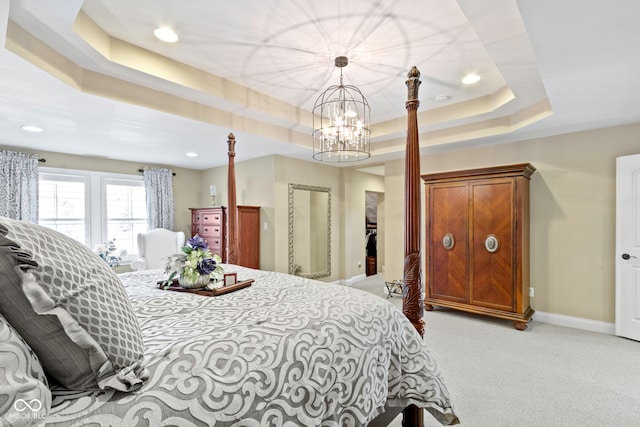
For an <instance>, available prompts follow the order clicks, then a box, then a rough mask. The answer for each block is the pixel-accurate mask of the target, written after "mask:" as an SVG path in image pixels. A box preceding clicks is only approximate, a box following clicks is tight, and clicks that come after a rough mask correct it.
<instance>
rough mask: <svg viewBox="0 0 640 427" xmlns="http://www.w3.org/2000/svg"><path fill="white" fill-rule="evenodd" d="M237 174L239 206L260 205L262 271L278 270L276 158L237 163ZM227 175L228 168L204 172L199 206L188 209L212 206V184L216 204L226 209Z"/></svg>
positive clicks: (270, 157) (237, 200)
mask: <svg viewBox="0 0 640 427" xmlns="http://www.w3.org/2000/svg"><path fill="white" fill-rule="evenodd" d="M235 171H236V202H237V204H239V205H249V206H260V224H261V225H260V268H261V269H263V270H275V268H276V266H275V259H276V258H275V257H276V255H275V253H276V246H275V229H274V220H275V218H274V215H275V206H276V201H275V187H274V182H275V156H268V157H261V158H258V159H252V160H246V161H244V162H239V163H236V164H235ZM227 176H228V175H227V166H221V167H217V168H213V169H208V170H206V171H203V172H202V181H201V185H202V188H203V192H202V194H201V197H200V199H199V200H200V202H199V206H189V207H204V206H210V205H211V196H210V194H209V186H210V185H212V184H213V185H215V186H216V191H217V196H216V205H219V206H220V205H221V206H227V205H228V192H227V181H228V180H227ZM265 228H266V229H265ZM285 248H286V246H285ZM285 250H286V249H285ZM282 271H286V270H282Z"/></svg>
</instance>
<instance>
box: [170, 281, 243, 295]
mask: <svg viewBox="0 0 640 427" xmlns="http://www.w3.org/2000/svg"><path fill="white" fill-rule="evenodd" d="M254 281H255V280H254V279H248V280H243V281H241V282H236V283H234V284H233V285H227V286H223V287H221V288H218V289H187V288H183V287H182V286H180V285H179V284H178V279H173V283H172V284H171V285H170V286H169V287H168V288H167V289H166V290H167V291H174V292H187V293H190V294H197V295H203V296H206V297H217V296H219V295H224V294H228V293H229V292H233V291H237V290H239V289H243V288H247V287H249V286H251V284H253V282H254ZM162 283H164V282H163V281H159V282H158V285H162ZM161 289H162V287H161Z"/></svg>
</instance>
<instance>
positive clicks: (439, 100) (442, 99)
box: [433, 95, 451, 103]
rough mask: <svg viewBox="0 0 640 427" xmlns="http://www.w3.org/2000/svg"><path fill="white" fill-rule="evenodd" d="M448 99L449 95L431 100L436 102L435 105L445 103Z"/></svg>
mask: <svg viewBox="0 0 640 427" xmlns="http://www.w3.org/2000/svg"><path fill="white" fill-rule="evenodd" d="M450 99H451V97H450V96H449V95H438V96H436V97H435V98H433V100H434V101H436V102H437V103H442V102H447V101H449V100H450Z"/></svg>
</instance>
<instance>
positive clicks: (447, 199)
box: [429, 184, 469, 302]
mask: <svg viewBox="0 0 640 427" xmlns="http://www.w3.org/2000/svg"><path fill="white" fill-rule="evenodd" d="M467 188H468V187H467V185H466V184H455V185H447V186H434V188H433V189H432V192H431V197H430V204H431V206H430V207H429V209H430V211H431V218H433V221H432V223H431V233H430V242H429V247H430V249H431V250H430V251H429V254H430V255H429V256H430V257H432V262H431V264H430V265H432V266H433V268H431V270H429V275H430V277H429V279H430V280H429V286H430V294H431V296H433V297H436V298H443V299H449V300H453V301H461V302H466V301H468V298H469V296H468V291H467V289H468V286H467V281H468V280H467V274H468V273H467V251H468V246H467V241H468V231H467V230H468V216H467V209H468V189H467Z"/></svg>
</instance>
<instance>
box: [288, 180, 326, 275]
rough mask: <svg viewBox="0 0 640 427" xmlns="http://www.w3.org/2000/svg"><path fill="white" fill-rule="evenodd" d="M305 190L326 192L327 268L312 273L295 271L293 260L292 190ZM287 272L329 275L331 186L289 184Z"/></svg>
mask: <svg viewBox="0 0 640 427" xmlns="http://www.w3.org/2000/svg"><path fill="white" fill-rule="evenodd" d="M294 190H306V191H316V192H321V193H327V196H328V199H327V269H326V270H324V271H317V272H313V273H296V270H297V268H296V264H295V263H294V260H293V235H294V233H293V191H294ZM289 274H294V275H296V276H300V277H306V278H307V279H318V278H320V277H327V276H331V188H329V187H316V186H313V185H303V184H291V183H290V184H289Z"/></svg>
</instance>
